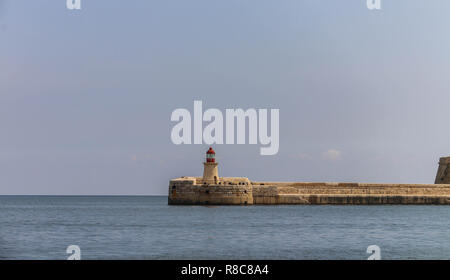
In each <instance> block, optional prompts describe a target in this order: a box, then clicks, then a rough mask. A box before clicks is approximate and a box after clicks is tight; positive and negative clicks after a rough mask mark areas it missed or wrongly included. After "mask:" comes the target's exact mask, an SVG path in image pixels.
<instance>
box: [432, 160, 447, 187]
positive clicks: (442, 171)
mask: <svg viewBox="0 0 450 280" xmlns="http://www.w3.org/2000/svg"><path fill="white" fill-rule="evenodd" d="M434 183H435V184H450V157H442V158H440V160H439V168H438V171H437V174H436V180H435V182H434Z"/></svg>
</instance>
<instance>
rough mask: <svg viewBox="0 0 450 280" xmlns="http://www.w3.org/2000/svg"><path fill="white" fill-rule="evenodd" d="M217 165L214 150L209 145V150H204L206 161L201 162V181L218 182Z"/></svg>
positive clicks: (206, 182) (207, 182)
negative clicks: (202, 167)
mask: <svg viewBox="0 0 450 280" xmlns="http://www.w3.org/2000/svg"><path fill="white" fill-rule="evenodd" d="M217 165H219V164H218V163H217V162H216V152H214V150H213V148H212V147H209V150H208V151H207V152H206V161H205V162H204V163H203V166H204V169H203V183H205V184H217V183H218V181H219V171H218V168H217Z"/></svg>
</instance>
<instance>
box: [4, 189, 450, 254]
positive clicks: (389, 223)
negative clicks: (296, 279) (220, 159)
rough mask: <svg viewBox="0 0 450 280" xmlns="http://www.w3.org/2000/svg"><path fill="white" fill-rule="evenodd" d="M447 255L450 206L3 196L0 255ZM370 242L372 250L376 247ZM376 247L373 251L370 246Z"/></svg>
mask: <svg viewBox="0 0 450 280" xmlns="http://www.w3.org/2000/svg"><path fill="white" fill-rule="evenodd" d="M71 245H75V246H77V248H79V257H80V258H81V259H102V260H103V259H106V260H110V259H168V260H171V259H202V260H205V259H219V260H222V259H225V260H242V259H252V260H266V259H281V260H287V259H333V260H334V259H354V260H365V259H368V258H369V257H371V256H373V254H374V251H373V250H369V252H368V247H369V246H371V245H375V246H377V247H375V248H379V250H378V249H377V250H376V251H377V254H379V258H381V259H450V206H438V205H436V206H434V205H427V206H420V205H410V206H408V205H382V206H356V205H342V206H331V205H330V206H319V205H311V206H309V205H270V206H262V205H261V206H260V205H254V206H171V205H168V204H167V196H0V259H21V260H22V259H39V260H40V259H51V260H64V259H67V258H69V257H70V256H72V255H73V252H74V251H67V248H68V247H69V246H71ZM371 248H372V249H373V248H374V247H371ZM369 249H370V248H369Z"/></svg>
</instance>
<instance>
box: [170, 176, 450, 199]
mask: <svg viewBox="0 0 450 280" xmlns="http://www.w3.org/2000/svg"><path fill="white" fill-rule="evenodd" d="M169 204H180V205H196V204H197V205H208V204H209V205H252V204H262V205H264V204H265V205H270V204H341V205H343V204H350V205H369V204H436V205H450V184H365V183H308V182H291V183H288V182H250V181H249V180H248V179H247V178H221V180H220V183H219V184H214V185H212V184H207V183H206V182H202V180H201V178H196V177H184V178H178V179H174V180H171V181H170V185H169Z"/></svg>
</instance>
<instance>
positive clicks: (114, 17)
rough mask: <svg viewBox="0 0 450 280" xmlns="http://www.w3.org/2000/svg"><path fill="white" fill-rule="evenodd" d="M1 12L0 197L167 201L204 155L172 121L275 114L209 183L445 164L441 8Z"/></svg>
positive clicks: (153, 5) (95, 3)
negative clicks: (276, 140)
mask: <svg viewBox="0 0 450 280" xmlns="http://www.w3.org/2000/svg"><path fill="white" fill-rule="evenodd" d="M65 2H66V1H65V0H58V1H55V0H36V1H29V0H10V1H5V0H3V1H2V0H0V194H166V193H167V186H168V181H169V179H171V178H174V177H179V176H183V175H201V174H202V168H203V166H202V160H203V158H204V153H205V152H206V150H207V146H206V145H180V146H176V145H174V144H172V142H171V140H170V131H171V129H172V127H173V125H174V123H172V122H170V115H171V113H172V111H173V110H174V109H176V108H186V109H189V110H190V111H191V112H192V110H193V101H194V100H203V106H204V107H205V109H207V108H219V109H221V110H223V111H225V109H226V108H244V109H246V108H279V109H280V150H279V153H278V154H277V155H275V156H261V155H260V153H259V148H260V146H259V145H217V146H215V147H214V148H215V150H216V152H217V157H218V160H219V163H220V164H219V174H220V176H246V177H249V178H250V179H253V180H272V181H280V180H282V181H344V182H347V181H351V182H354V181H357V182H358V181H359V182H405V183H411V182H412V183H414V182H416V183H432V182H434V177H435V174H436V170H437V162H438V160H439V157H440V156H445V155H447V156H450V129H449V120H450V117H449V110H450V78H449V77H450V51H449V50H450V36H449V34H450V17H449V11H450V1H447V0H433V1H427V0H420V1H419V0H395V1H392V0H382V10H381V11H370V10H368V9H367V8H366V4H365V2H366V1H365V0H345V1H344V0H342V1H335V0H327V1H325V0H307V1H302V0H282V1H275V0H272V1H263V0H258V1H256V0H253V1H247V0H227V1H219V0H202V1H199V0H190V1H184V0H178V1H175V0H164V1H163V0H160V1H157V0H154V1H148V0H140V1H138V0H134V1H123V0H122V1H120V0H109V1H107V0H82V5H83V6H82V10H81V11H70V10H67V9H66V7H65Z"/></svg>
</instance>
